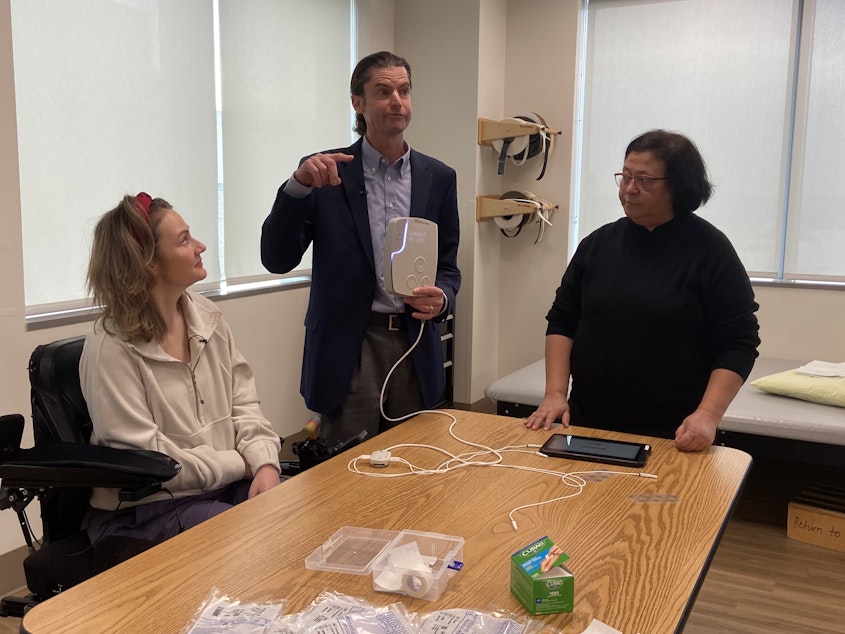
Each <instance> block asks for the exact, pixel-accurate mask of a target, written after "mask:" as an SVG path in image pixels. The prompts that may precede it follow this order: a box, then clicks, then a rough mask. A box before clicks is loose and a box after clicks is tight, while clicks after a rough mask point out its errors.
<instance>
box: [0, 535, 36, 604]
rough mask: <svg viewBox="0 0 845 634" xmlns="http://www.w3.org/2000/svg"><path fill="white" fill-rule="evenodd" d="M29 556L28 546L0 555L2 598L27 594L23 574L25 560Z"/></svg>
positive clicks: (0, 591)
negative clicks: (9, 595)
mask: <svg viewBox="0 0 845 634" xmlns="http://www.w3.org/2000/svg"><path fill="white" fill-rule="evenodd" d="M28 554H29V550H28V549H27V547H26V546H20V547H18V548H15V549H14V550H10V551H9V552H7V553H3V554H2V555H0V596H6V595H7V594H19V593H22V594H26V593H27V592H28V591H27V589H26V578H25V577H24V574H23V560H24V559H26V556H27V555H28Z"/></svg>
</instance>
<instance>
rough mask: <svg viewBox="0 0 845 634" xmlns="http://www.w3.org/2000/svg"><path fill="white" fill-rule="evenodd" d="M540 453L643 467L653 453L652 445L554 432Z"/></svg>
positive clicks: (556, 456)
mask: <svg viewBox="0 0 845 634" xmlns="http://www.w3.org/2000/svg"><path fill="white" fill-rule="evenodd" d="M540 453H543V454H546V455H547V456H554V457H555V458H571V459H573V460H587V461H590V462H604V463H607V464H618V465H623V466H626V467H642V466H645V463H646V460H648V455H649V454H650V453H651V445H646V444H644V443H638V442H625V441H622V440H606V439H604V438H590V437H588V436H572V435H570V434H552V435H551V436H549V439H548V440H547V441H546V442H545V443H544V444H543V446H542V447H541V448H540Z"/></svg>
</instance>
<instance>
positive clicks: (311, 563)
mask: <svg viewBox="0 0 845 634" xmlns="http://www.w3.org/2000/svg"><path fill="white" fill-rule="evenodd" d="M397 535H399V533H398V531H383V530H379V529H377V528H358V527H357V526H344V527H343V528H341V529H339V530H338V531H337V532H336V533H335V534H334V535H332V536H331V537H329V539H328V540H326V542H325V543H324V544H323V545H322V546H320V547H319V548H318V549H317V550H315V551H314V552H313V553H311V554H310V555H308V557H306V558H305V567H306V568H309V569H311V570H328V571H331V572H346V573H349V574H353V575H368V574H370V571H371V570H372V563H373V560H375V558H376V557H378V556H379V554H381V552H382V551H383V550H384V549H385V548H387V546H388V545H389V544H390V542H392V541H393V540H394V539H396V537H397Z"/></svg>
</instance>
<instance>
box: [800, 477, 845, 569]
mask: <svg viewBox="0 0 845 634" xmlns="http://www.w3.org/2000/svg"><path fill="white" fill-rule="evenodd" d="M786 536H787V537H789V538H790V539H796V540H798V541H801V542H806V543H808V544H813V545H815V546H821V547H823V548H831V549H833V550H838V551H839V552H843V553H845V490H842V489H836V488H832V487H821V486H819V487H812V488H808V489H807V490H806V491H802V492H801V494H800V495H798V496H796V497H795V499H794V500H792V501H791V502H790V503H789V514H788V516H787V525H786Z"/></svg>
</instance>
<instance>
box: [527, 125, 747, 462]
mask: <svg viewBox="0 0 845 634" xmlns="http://www.w3.org/2000/svg"><path fill="white" fill-rule="evenodd" d="M616 180H617V183H618V184H619V200H620V202H621V203H622V208H623V209H624V210H625V217H624V218H621V219H619V220H617V221H616V222H613V223H611V224H608V225H605V226H603V227H600V228H599V229H597V230H596V231H594V232H593V233H591V234H590V235H589V236H587V237H586V238H584V240H583V241H582V242H581V243H580V245H579V246H578V249H577V251H576V252H575V255H574V257H573V258H572V261H571V262H570V263H569V266H568V267H567V269H566V272H565V273H564V275H563V280H562V281H561V284H560V287H559V288H558V289H557V293H556V295H555V300H554V303H553V304H552V308H551V310H550V311H549V313H548V315H547V320H548V322H549V324H548V328H547V330H546V390H545V396H544V399H543V402H542V404H541V405H540V407H539V408H538V409H537V411H536V412H534V413H533V414H532V415H531V416H530V417H529V418H528V419H527V420H526V422H525V425H526V427H529V428H531V429H539V428H540V427H542V428H544V429H550V428H551V424H552V422H553V421H554V420H556V419H561V420H562V422H563V424H564V426H568V425H569V424H570V423H571V424H574V425H584V426H589V427H599V428H602V429H611V430H617V431H625V432H629V433H636V434H645V435H650V436H660V437H664V438H674V439H675V444H676V446H677V448H678V449H680V450H682V451H700V450H703V449H706V448H707V447H708V446H709V445H711V444H712V443H713V440H714V438H715V436H716V428H717V427H718V425H719V422H720V421H721V419H722V416H723V415H724V413H725V410H726V409H727V407H728V405H729V404H730V402H731V401H732V400H733V398H734V397H735V396H736V393H737V391H738V390H739V388H740V387H741V386H742V383H743V382H744V381H745V379H746V378H747V377H748V374H749V373H750V372H751V368H752V367H753V365H754V359H755V358H756V357H757V346H758V345H759V344H760V339H759V336H758V334H757V332H758V324H757V318H756V316H755V314H754V313H755V311H756V310H757V308H758V306H757V304H756V302H755V301H754V293H753V291H752V289H751V283H750V282H749V279H748V275H747V273H746V272H745V268H744V267H743V265H742V262H740V260H739V257H738V256H737V254H736V252H735V251H734V249H733V247H732V246H731V243H730V242H729V241H728V239H727V237H725V235H724V234H723V233H722V232H721V231H719V230H718V229H716V228H715V227H714V226H713V225H711V224H710V223H708V222H707V221H705V220H703V219H701V218H699V217H698V216H696V215H694V214H693V212H694V211H695V210H696V209H698V207H699V206H701V205H702V204H704V203H705V202H707V200H708V199H709V198H710V195H711V193H712V185H711V184H710V181H709V180H708V177H707V168H706V166H705V165H704V160H703V159H702V157H701V154H700V153H699V151H698V149H697V148H696V147H695V145H694V144H693V143H692V141H690V140H689V139H687V138H686V137H684V136H683V135H680V134H676V133H672V132H666V131H663V130H653V131H651V132H647V133H645V134H643V135H641V136H639V137H637V138H636V139H634V140H633V141H631V143H630V144H629V145H628V148H627V149H626V150H625V163H624V167H623V169H622V172H620V173H618V174H616ZM570 376H571V377H572V389H571V392H570V393H569V394H568V398H567V391H568V388H569V380H570Z"/></svg>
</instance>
